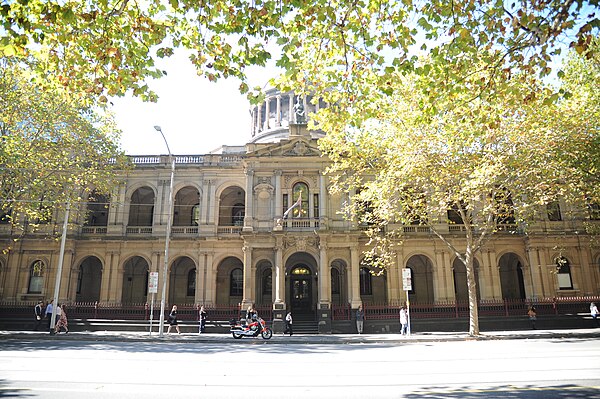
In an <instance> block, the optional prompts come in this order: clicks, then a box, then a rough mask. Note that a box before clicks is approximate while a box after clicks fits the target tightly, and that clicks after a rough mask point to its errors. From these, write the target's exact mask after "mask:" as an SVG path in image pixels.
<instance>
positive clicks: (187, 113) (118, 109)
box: [111, 54, 274, 155]
mask: <svg viewBox="0 0 600 399" xmlns="http://www.w3.org/2000/svg"><path fill="white" fill-rule="evenodd" d="M160 67H161V69H164V70H166V71H167V73H168V75H167V76H164V77H163V78H161V79H158V80H154V81H150V82H149V85H150V87H151V88H152V89H153V90H154V91H155V92H156V93H157V94H158V95H159V100H158V102H157V103H144V102H143V101H142V100H140V99H138V98H133V97H131V96H128V97H123V98H113V99H112V100H111V101H112V102H113V104H114V107H113V111H114V112H115V114H116V119H117V123H118V127H119V128H120V129H121V130H122V136H121V147H122V149H123V150H124V151H125V153H126V154H128V155H157V154H166V153H167V148H166V146H165V143H164V141H163V139H162V137H161V135H160V133H159V132H157V131H156V130H154V125H159V126H160V127H161V128H162V131H163V133H164V135H165V137H166V139H167V141H168V143H169V147H170V148H171V152H172V153H173V154H176V155H185V154H207V153H209V152H210V151H212V150H214V149H216V148H218V147H220V146H221V145H244V144H246V143H247V142H248V141H250V139H251V135H250V111H249V110H250V104H249V102H248V100H247V99H246V97H245V95H242V94H240V92H239V90H238V86H239V84H240V82H239V80H236V79H227V80H225V79H223V80H220V81H218V82H217V83H212V82H209V81H208V79H206V78H205V77H202V76H198V75H197V74H196V72H195V69H194V67H193V66H192V64H191V63H190V62H189V60H188V59H187V58H186V56H185V55H184V54H176V55H175V56H173V57H172V58H171V59H169V60H168V61H167V62H166V63H165V64H164V65H161V66H160ZM270 73H274V69H272V68H271V69H268V70H266V69H257V70H253V71H251V73H250V76H251V80H250V86H251V87H252V86H255V85H258V86H264V85H265V84H266V83H267V81H268V79H269V78H271V77H272V76H271V75H270Z"/></svg>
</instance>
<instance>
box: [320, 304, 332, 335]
mask: <svg viewBox="0 0 600 399" xmlns="http://www.w3.org/2000/svg"><path fill="white" fill-rule="evenodd" d="M317 321H318V323H319V334H331V306H330V304H329V303H319V306H318V308H317Z"/></svg>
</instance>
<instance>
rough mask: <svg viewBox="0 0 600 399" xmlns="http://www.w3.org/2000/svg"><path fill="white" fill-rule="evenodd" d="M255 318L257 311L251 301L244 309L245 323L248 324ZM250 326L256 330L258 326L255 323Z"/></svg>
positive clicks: (255, 319) (256, 317)
mask: <svg viewBox="0 0 600 399" xmlns="http://www.w3.org/2000/svg"><path fill="white" fill-rule="evenodd" d="M257 320H258V313H257V312H256V306H255V305H254V304H253V303H251V304H250V306H248V309H247V310H246V324H247V325H250V324H251V323H253V322H255V321H257ZM250 328H251V329H252V330H256V329H257V328H258V325H257V324H255V325H253V326H252V327H250Z"/></svg>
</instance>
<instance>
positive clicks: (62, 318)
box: [54, 304, 69, 334]
mask: <svg viewBox="0 0 600 399" xmlns="http://www.w3.org/2000/svg"><path fill="white" fill-rule="evenodd" d="M56 319H57V322H56V326H55V327H54V333H55V334H58V333H60V330H61V329H63V328H64V329H65V334H68V333H69V321H68V320H67V312H66V310H65V305H64V304H62V305H60V304H59V305H58V306H56Z"/></svg>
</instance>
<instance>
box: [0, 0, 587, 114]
mask: <svg viewBox="0 0 600 399" xmlns="http://www.w3.org/2000/svg"><path fill="white" fill-rule="evenodd" d="M0 23H1V24H2V30H1V31H0V56H1V57H10V58H12V57H18V58H20V59H22V60H25V59H27V60H30V61H32V62H33V61H35V62H33V64H34V66H35V68H36V69H37V71H38V78H39V79H41V80H52V81H56V82H57V83H58V84H60V85H63V86H65V87H67V88H70V89H71V90H72V91H74V92H76V93H87V94H92V95H93V96H94V97H95V98H100V99H101V100H106V96H107V95H123V94H124V93H126V92H128V91H131V92H132V93H133V94H134V95H138V96H141V97H142V98H144V99H148V100H154V99H155V98H156V96H155V94H154V93H153V92H152V90H151V88H150V86H149V84H148V81H147V79H148V78H156V77H159V76H161V75H162V74H163V73H164V72H163V71H161V70H159V69H157V68H156V66H155V60H156V59H157V58H164V57H169V56H170V55H172V54H173V51H174V49H175V48H186V49H190V50H192V55H191V57H190V60H191V62H192V63H193V64H194V65H195V66H196V67H197V69H198V73H199V74H204V75H206V76H207V77H208V78H209V79H211V80H216V79H218V78H221V77H230V76H234V77H237V78H239V79H240V80H241V84H240V90H241V91H242V92H246V91H248V90H249V87H248V82H247V78H246V71H247V68H248V67H249V66H252V65H259V66H260V65H265V63H266V62H267V61H268V60H274V61H276V62H277V64H278V65H279V66H281V67H282V68H283V69H284V70H285V71H286V72H285V78H286V83H285V84H284V86H289V87H293V88H294V89H296V90H297V91H299V92H301V91H302V90H307V91H312V92H316V93H320V92H325V93H330V96H329V98H328V100H330V101H331V102H335V101H336V100H337V97H339V96H340V95H343V97H344V100H345V101H353V100H354V99H356V98H357V97H360V96H364V95H368V93H366V92H365V91H364V87H365V86H364V85H363V83H364V81H365V80H367V81H371V80H372V81H374V82H377V85H376V88H377V89H378V90H382V91H384V92H388V93H389V92H390V90H391V87H392V86H391V83H390V81H389V78H390V77H391V76H393V74H394V73H396V72H398V71H402V72H406V73H417V74H428V75H430V76H432V77H435V79H432V80H433V81H434V82H435V83H436V84H435V85H434V86H431V87H429V94H430V95H431V96H432V97H434V98H435V96H436V95H437V94H436V89H437V88H443V89H448V88H452V87H454V86H460V82H461V80H462V78H463V75H462V71H464V70H465V68H467V69H468V68H469V66H470V65H473V64H476V65H487V67H493V68H494V69H495V70H496V71H499V72H500V71H504V70H512V69H514V68H516V69H518V70H520V71H527V72H530V73H532V72H533V73H536V74H541V75H547V74H548V73H550V72H551V68H552V60H553V57H555V56H556V55H558V54H559V53H560V52H561V51H563V49H564V47H565V46H571V47H573V48H575V49H576V50H577V51H578V52H583V51H584V50H586V49H587V48H589V43H590V41H591V38H592V37H593V36H594V34H595V33H597V32H598V28H599V19H598V4H597V2H596V1H594V0H567V1H564V0H550V1H546V0H544V1H541V0H520V1H517V0H515V1H514V2H506V1H503V0H496V1H487V0H486V1H483V0H458V1H453V2H447V1H442V0H433V1H414V0H396V1H387V0H359V1H340V0H335V1H330V0H306V1H305V0H303V1H299V0H252V1H249V2H248V1H243V0H202V1H196V0H170V1H168V2H165V1H162V0H146V1H136V2H133V1H129V0H114V1H110V0H101V1H96V2H86V1H67V2H64V1H57V0H30V1H18V0H15V1H8V0H7V1H3V2H2V5H1V6H0ZM422 53H424V54H427V55H429V61H428V62H427V63H424V64H423V63H422V62H419V57H418V56H419V55H420V54H422ZM492 81H493V80H488V81H484V82H481V84H480V87H479V89H480V90H482V89H486V88H488V87H489V84H490V82H492ZM370 87H372V85H370ZM332 89H333V90H332Z"/></svg>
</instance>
